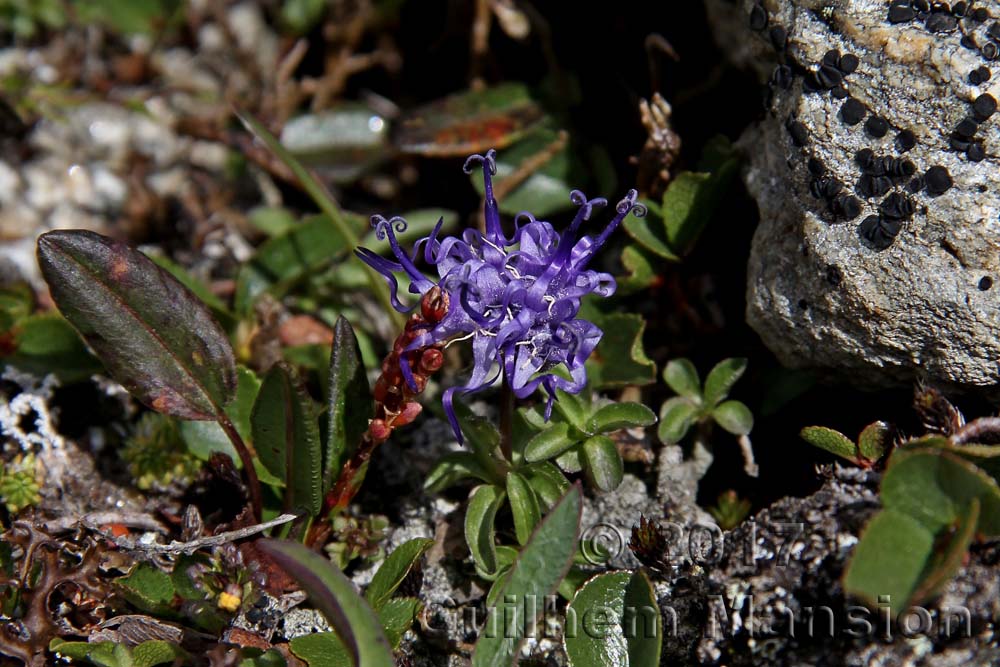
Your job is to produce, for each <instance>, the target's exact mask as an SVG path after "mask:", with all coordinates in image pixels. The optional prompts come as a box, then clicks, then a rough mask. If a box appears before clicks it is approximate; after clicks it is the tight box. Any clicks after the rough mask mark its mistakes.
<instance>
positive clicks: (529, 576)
mask: <svg viewBox="0 0 1000 667" xmlns="http://www.w3.org/2000/svg"><path fill="white" fill-rule="evenodd" d="M582 509H583V500H582V493H581V492H580V486H579V485H578V484H577V485H574V486H573V488H571V489H570V490H569V491H568V492H567V493H566V495H565V497H563V499H562V500H560V501H559V502H558V503H557V504H556V506H555V507H553V508H552V511H551V512H549V514H548V516H546V517H545V519H543V520H542V522H541V523H539V524H538V526H537V527H536V528H535V532H534V533H533V534H532V536H531V539H529V540H528V543H527V544H526V545H525V546H524V548H523V549H522V550H521V553H520V554H519V556H518V558H517V561H516V562H515V563H514V565H513V567H512V568H511V570H510V572H509V574H508V575H507V581H506V583H505V584H504V585H503V589H502V590H501V591H500V592H499V594H498V596H497V599H499V600H503V601H504V606H503V608H500V609H498V608H497V607H492V608H491V609H490V610H489V617H488V618H487V620H486V627H485V629H484V631H483V632H482V633H481V634H480V636H479V640H478V641H477V642H476V647H475V650H474V651H473V654H472V666H473V667H509V666H511V665H513V664H514V662H515V660H516V659H517V654H518V647H519V646H520V645H521V642H522V641H523V639H524V637H525V636H526V634H527V630H528V629H529V628H534V626H535V623H536V622H537V618H538V614H540V613H541V612H542V611H543V609H544V600H545V596H546V595H548V594H549V593H551V592H552V591H554V590H555V589H556V587H557V586H558V585H559V582H560V581H562V579H563V577H564V576H565V575H566V572H567V570H569V567H570V564H571V563H572V561H573V555H574V554H575V553H576V549H577V542H578V540H579V533H580V513H581V511H582ZM512 605H513V606H514V614H513V615H512V616H511V615H509V614H508V609H509V608H510V607H511V606H512ZM510 619H513V622H514V627H506V624H507V621H508V620H510Z"/></svg>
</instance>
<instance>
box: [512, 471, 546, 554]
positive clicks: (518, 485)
mask: <svg viewBox="0 0 1000 667" xmlns="http://www.w3.org/2000/svg"><path fill="white" fill-rule="evenodd" d="M507 497H508V498H509V499H510V511H511V514H512V515H513V517H514V533H515V534H516V535H517V541H518V543H520V544H524V543H525V542H527V541H528V538H529V537H531V531H533V530H534V529H535V526H536V525H537V524H538V521H539V519H541V516H542V511H541V510H540V509H539V508H538V498H536V497H535V492H534V491H533V490H532V488H531V485H530V484H528V480H526V479H525V478H524V476H523V475H521V474H520V473H517V472H514V471H513V470H511V471H510V472H509V473H507Z"/></svg>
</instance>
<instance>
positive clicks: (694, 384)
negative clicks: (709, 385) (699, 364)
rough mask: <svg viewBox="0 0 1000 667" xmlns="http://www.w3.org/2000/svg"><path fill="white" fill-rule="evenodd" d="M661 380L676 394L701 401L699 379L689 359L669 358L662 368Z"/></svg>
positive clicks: (696, 370)
mask: <svg viewBox="0 0 1000 667" xmlns="http://www.w3.org/2000/svg"><path fill="white" fill-rule="evenodd" d="M663 381H664V382H666V383H667V386H668V387H670V388H671V389H673V390H674V392H676V393H677V394H678V395H680V396H683V397H685V398H689V399H691V400H692V401H697V402H700V401H701V380H700V379H699V378H698V369H697V368H695V367H694V364H693V363H691V360H690V359H671V360H670V361H668V362H667V365H666V367H665V368H664V369H663Z"/></svg>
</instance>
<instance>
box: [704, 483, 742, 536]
mask: <svg viewBox="0 0 1000 667" xmlns="http://www.w3.org/2000/svg"><path fill="white" fill-rule="evenodd" d="M750 507H751V505H750V501H749V500H747V499H746V498H740V497H739V495H738V494H737V493H736V492H735V491H733V490H732V489H730V490H728V491H723V492H722V493H720V494H719V497H718V498H717V499H716V501H715V505H713V506H712V507H709V508H708V513H709V514H711V515H712V517H713V518H714V519H715V520H716V521H717V522H718V524H719V527H720V528H722V530H732V529H733V528H735V527H736V526H738V525H739V524H740V522H741V521H743V519H745V518H747V515H749V514H750Z"/></svg>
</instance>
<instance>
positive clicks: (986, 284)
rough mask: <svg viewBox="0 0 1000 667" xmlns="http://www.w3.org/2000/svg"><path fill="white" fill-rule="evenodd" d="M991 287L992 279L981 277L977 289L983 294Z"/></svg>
mask: <svg viewBox="0 0 1000 667" xmlns="http://www.w3.org/2000/svg"><path fill="white" fill-rule="evenodd" d="M991 287H993V279H992V278H990V277H989V276H983V277H982V278H980V279H979V289H980V290H982V291H983V292H985V291H986V290H988V289H989V288H991Z"/></svg>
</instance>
